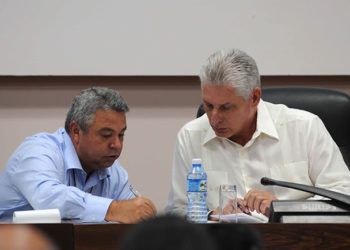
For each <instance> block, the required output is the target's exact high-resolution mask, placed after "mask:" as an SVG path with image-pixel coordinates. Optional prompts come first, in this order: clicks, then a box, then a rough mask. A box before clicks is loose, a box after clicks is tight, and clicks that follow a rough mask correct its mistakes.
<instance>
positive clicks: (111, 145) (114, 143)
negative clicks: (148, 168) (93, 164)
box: [109, 136, 123, 149]
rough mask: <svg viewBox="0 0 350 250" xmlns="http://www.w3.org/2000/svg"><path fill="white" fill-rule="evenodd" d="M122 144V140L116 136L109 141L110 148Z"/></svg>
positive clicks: (119, 146)
mask: <svg viewBox="0 0 350 250" xmlns="http://www.w3.org/2000/svg"><path fill="white" fill-rule="evenodd" d="M122 146H123V142H122V140H120V138H119V137H118V136H117V137H116V138H115V139H113V140H112V141H111V143H110V144H109V147H110V148H118V149H119V148H121V147H122Z"/></svg>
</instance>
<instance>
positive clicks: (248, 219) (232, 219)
mask: <svg viewBox="0 0 350 250" xmlns="http://www.w3.org/2000/svg"><path fill="white" fill-rule="evenodd" d="M221 217H222V219H223V220H224V221H225V222H227V223H236V215H235V214H225V215H222V216H221ZM210 218H212V219H215V220H219V215H218V214H215V215H210ZM237 223H264V221H262V220H260V219H258V218H256V217H254V216H251V215H248V214H245V213H238V214H237Z"/></svg>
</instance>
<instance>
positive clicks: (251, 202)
mask: <svg viewBox="0 0 350 250" xmlns="http://www.w3.org/2000/svg"><path fill="white" fill-rule="evenodd" d="M273 200H277V198H276V196H274V195H273V194H271V193H269V192H266V191H261V190H254V189H252V190H250V191H249V192H248V193H247V194H246V195H245V196H244V200H243V205H244V206H245V207H247V208H249V210H250V211H254V210H255V211H256V212H258V213H262V214H263V215H265V216H269V213H270V205H271V201H273Z"/></svg>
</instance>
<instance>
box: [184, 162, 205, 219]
mask: <svg viewBox="0 0 350 250" xmlns="http://www.w3.org/2000/svg"><path fill="white" fill-rule="evenodd" d="M187 220H189V221H191V222H195V223H206V222H207V174H206V173H205V171H204V168H203V167H202V160H201V159H193V160H192V170H191V172H189V173H188V175H187Z"/></svg>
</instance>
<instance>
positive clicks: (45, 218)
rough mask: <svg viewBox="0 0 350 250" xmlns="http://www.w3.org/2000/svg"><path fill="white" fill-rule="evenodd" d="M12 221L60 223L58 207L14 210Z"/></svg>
mask: <svg viewBox="0 0 350 250" xmlns="http://www.w3.org/2000/svg"><path fill="white" fill-rule="evenodd" d="M13 223H61V215H60V211H59V210H58V209H45V210H28V211H16V212H14V213H13Z"/></svg>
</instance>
